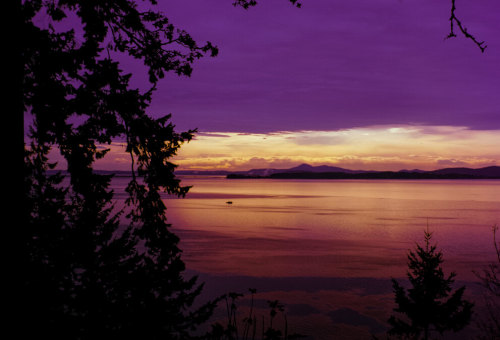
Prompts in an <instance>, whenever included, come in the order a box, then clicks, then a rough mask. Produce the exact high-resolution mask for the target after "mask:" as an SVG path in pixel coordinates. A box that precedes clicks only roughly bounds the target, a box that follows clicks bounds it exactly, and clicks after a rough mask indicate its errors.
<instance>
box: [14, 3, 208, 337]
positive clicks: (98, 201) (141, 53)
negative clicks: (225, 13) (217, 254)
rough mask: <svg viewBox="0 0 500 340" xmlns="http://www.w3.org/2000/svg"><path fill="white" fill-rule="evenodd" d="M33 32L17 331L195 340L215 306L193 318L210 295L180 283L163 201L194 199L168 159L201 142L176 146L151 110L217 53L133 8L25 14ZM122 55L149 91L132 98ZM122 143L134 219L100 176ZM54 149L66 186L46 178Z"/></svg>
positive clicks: (44, 7) (65, 7) (42, 8)
mask: <svg viewBox="0 0 500 340" xmlns="http://www.w3.org/2000/svg"><path fill="white" fill-rule="evenodd" d="M150 3H151V4H152V5H154V4H155V3H156V1H154V0H152V1H150ZM22 19H23V21H22V25H23V27H22V31H23V37H22V39H20V42H21V44H22V46H21V49H22V57H23V61H24V75H23V105H24V111H25V113H26V112H27V113H30V114H31V116H32V117H33V126H32V129H31V130H30V138H31V145H30V146H29V147H28V148H26V149H25V150H26V151H25V166H24V169H25V170H24V172H25V173H24V178H25V185H24V188H25V204H24V208H25V211H24V218H25V221H24V222H25V223H24V225H25V227H24V228H23V230H22V238H23V247H24V248H23V249H22V251H21V253H22V254H23V258H22V266H23V273H22V278H21V279H22V287H21V289H22V292H23V301H21V302H20V303H21V307H22V309H23V317H24V318H25V320H24V323H23V324H24V326H25V327H24V328H23V329H21V330H20V332H21V333H23V332H24V333H26V332H29V333H34V334H36V335H37V337H40V338H52V339H58V338H64V339H97V338H122V339H123V338H136V339H138V338H146V339H156V338H162V339H176V338H179V339H181V338H182V339H185V338H189V337H190V334H191V332H192V331H193V330H195V329H196V327H197V326H198V325H199V324H201V323H203V322H205V321H206V320H207V318H208V317H209V316H210V315H211V311H212V309H213V308H214V306H215V302H211V303H208V304H206V305H204V306H202V307H201V308H198V309H195V310H193V309H192V308H191V306H192V304H193V302H194V299H195V298H196V297H197V296H198V295H199V293H200V290H201V288H202V286H201V285H199V284H197V283H196V278H191V279H185V278H184V277H183V275H182V274H183V271H184V269H185V267H184V263H183V261H182V260H181V257H180V255H181V251H180V249H179V248H178V247H177V244H178V241H179V239H178V238H177V236H176V235H174V234H173V233H172V232H170V230H169V224H168V223H167V220H166V218H165V210H166V207H165V205H164V204H163V202H162V200H161V198H160V192H161V191H165V192H167V193H169V194H173V195H177V196H184V195H185V194H186V192H187V191H188V189H189V188H188V187H183V186H181V185H180V182H179V180H178V179H176V178H175V176H174V175H173V170H174V168H175V165H174V164H172V163H170V162H169V159H170V158H171V157H172V156H173V155H175V153H176V151H177V150H178V148H179V147H180V146H181V144H182V143H184V142H186V141H189V140H190V139H191V137H192V133H193V132H194V130H192V131H187V132H184V133H176V132H175V131H174V126H173V125H172V124H171V123H169V122H168V120H169V118H170V115H165V116H164V117H162V118H159V119H154V118H151V117H150V116H148V115H147V114H146V109H147V107H148V105H149V103H150V100H151V95H152V93H153V92H154V90H155V84H156V82H157V81H158V80H159V79H161V78H163V77H164V75H165V73H166V72H174V73H176V74H178V75H187V76H189V75H190V73H191V71H192V68H191V64H192V63H193V62H194V61H195V60H196V59H198V58H200V57H202V56H204V55H211V56H215V55H216V54H217V48H216V47H214V46H213V45H212V44H210V43H206V44H205V45H201V46H200V45H198V44H197V43H196V42H195V41H194V40H193V39H192V38H191V37H190V36H189V34H187V33H186V32H185V31H183V30H180V29H177V28H175V27H174V26H173V25H172V24H170V23H169V21H168V19H167V18H166V17H165V16H164V15H163V14H161V13H160V12H156V11H153V10H150V9H148V10H144V11H142V10H141V9H140V8H139V6H138V4H136V2H135V1H129V0H119V1H115V0H113V1H105V0H104V1H103V0H99V1H92V0H90V1H89V0H85V1H80V0H60V1H52V0H31V1H24V2H23V4H22ZM37 23H38V24H37ZM68 23H70V24H71V25H70V26H71V27H70V28H68ZM118 53H125V54H128V55H130V56H132V57H134V58H137V59H140V60H142V61H143V62H144V65H145V67H146V69H147V72H148V75H149V80H150V82H151V88H150V89H149V90H148V91H146V92H141V91H139V90H138V89H133V88H130V86H129V79H130V74H124V73H123V72H122V70H120V67H119V63H118V62H117V61H116V60H114V59H113V57H112V56H115V57H116V55H117V54H118ZM116 138H118V139H121V140H125V141H126V143H127V151H128V152H129V153H130V155H131V158H132V160H133V161H132V173H133V174H134V177H133V179H132V181H131V182H130V183H129V185H128V187H127V192H128V194H129V198H128V200H127V208H126V211H125V210H118V209H117V208H116V207H115V206H114V205H113V203H112V202H113V201H112V197H113V192H112V191H111V190H110V189H109V183H110V180H111V176H108V175H98V174H96V173H95V172H94V171H93V164H94V162H95V160H96V159H99V158H102V157H104V156H105V154H106V153H107V152H108V149H103V148H102V146H103V145H106V144H109V143H111V142H112V141H113V140H114V139H116ZM54 147H57V150H59V152H60V153H61V154H62V155H63V156H64V158H65V160H66V161H67V170H68V173H69V178H67V179H63V177H62V176H60V175H49V174H48V173H47V170H50V169H52V168H53V167H54V164H49V163H48V158H47V155H48V152H49V151H50V150H51V148H54ZM135 173H137V175H138V177H135ZM123 221H126V222H123ZM21 335H23V336H21V337H22V338H24V335H26V334H21Z"/></svg>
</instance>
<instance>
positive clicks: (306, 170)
mask: <svg viewBox="0 0 500 340" xmlns="http://www.w3.org/2000/svg"><path fill="white" fill-rule="evenodd" d="M56 172H58V171H57V170H49V173H56ZM61 172H62V173H63V174H65V173H66V171H61ZM96 173H99V174H102V175H115V176H116V177H129V176H130V171H119V170H96ZM175 174H176V175H179V176H182V175H198V176H226V177H227V178H298V179H300V178H303V179H446V178H449V179H460V178H463V179H500V166H488V167H485V168H479V169H471V168H444V169H438V170H432V171H425V170H419V169H413V170H406V169H404V170H399V171H375V170H350V169H345V168H339V167H335V166H328V165H321V166H312V165H309V164H301V165H299V166H296V167H293V168H289V169H274V168H263V169H252V170H246V171H228V170H178V171H176V172H175Z"/></svg>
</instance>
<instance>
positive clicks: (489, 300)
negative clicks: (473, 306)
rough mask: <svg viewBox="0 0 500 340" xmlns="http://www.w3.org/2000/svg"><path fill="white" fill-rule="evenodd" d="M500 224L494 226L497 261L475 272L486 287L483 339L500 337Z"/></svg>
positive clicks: (482, 322) (481, 321) (481, 326)
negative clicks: (498, 235)
mask: <svg viewBox="0 0 500 340" xmlns="http://www.w3.org/2000/svg"><path fill="white" fill-rule="evenodd" d="M497 230H498V226H494V227H493V246H494V248H495V253H496V255H497V258H496V261H495V262H493V263H490V265H489V266H488V268H486V269H484V270H483V271H482V272H475V274H476V276H477V277H478V278H479V279H480V280H481V285H482V286H483V288H484V297H485V301H486V310H487V315H486V317H485V319H484V320H480V321H479V327H480V328H481V330H482V331H483V332H482V334H481V335H480V338H481V339H500V242H498V241H497V238H496V232H497Z"/></svg>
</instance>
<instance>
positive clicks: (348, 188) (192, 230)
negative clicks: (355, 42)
mask: <svg viewBox="0 0 500 340" xmlns="http://www.w3.org/2000/svg"><path fill="white" fill-rule="evenodd" d="M181 178H182V183H183V185H190V186H192V188H191V190H190V192H189V193H188V195H187V197H186V198H184V199H176V198H170V197H168V196H165V204H166V205H167V209H168V210H167V218H168V221H169V223H171V224H172V227H171V229H172V231H173V232H175V233H176V234H177V235H178V236H179V237H180V239H181V241H180V248H181V249H182V250H183V259H184V261H185V263H186V267H187V272H186V275H198V276H199V279H200V281H203V282H205V288H204V293H203V295H202V296H201V297H200V299H202V300H203V299H210V298H213V297H215V296H217V295H219V294H223V293H226V292H229V291H236V292H242V293H248V288H255V289H257V294H256V295H255V297H254V299H255V301H254V303H255V308H254V312H256V313H257V314H258V315H262V317H264V322H268V321H265V320H268V319H269V309H267V307H266V303H267V302H266V301H268V300H279V301H280V302H282V303H283V304H284V305H285V311H286V317H287V318H286V323H287V325H288V326H287V331H288V333H291V332H299V333H302V334H306V335H309V337H308V339H367V338H370V336H371V334H383V332H384V331H385V330H386V329H387V319H388V317H389V316H390V315H391V313H392V309H393V308H394V307H395V305H394V296H393V293H392V287H391V281H390V279H391V278H396V279H398V280H399V281H400V282H404V281H405V275H406V269H407V267H406V261H407V253H408V250H409V249H413V248H414V247H415V243H416V242H418V243H420V244H423V236H424V230H426V229H427V228H428V230H429V231H431V232H432V235H433V238H432V241H433V242H434V243H436V244H437V246H438V248H439V249H441V250H442V251H443V254H444V255H443V258H444V264H443V268H444V271H445V274H448V273H450V272H451V271H454V272H456V274H457V277H456V284H457V287H458V286H459V285H464V284H465V285H466V286H467V289H466V297H467V298H469V299H471V300H474V302H475V303H476V307H477V308H476V309H477V311H478V313H477V315H476V318H480V317H481V308H482V305H483V304H484V301H483V299H482V294H481V288H480V286H479V285H478V284H477V282H478V279H477V277H476V276H475V274H474V273H473V271H474V270H475V271H480V270H481V269H482V268H485V267H486V266H487V265H488V263H491V262H493V261H494V260H495V250H494V246H493V233H492V226H494V225H500V180H272V179H232V180H230V179H226V178H224V177H217V176H214V177H195V176H185V177H181ZM128 180H129V179H128V178H122V177H118V178H115V179H114V180H113V188H114V190H115V192H116V193H117V194H118V195H117V199H118V200H121V199H123V195H121V194H120V193H122V192H123V189H124V187H125V185H126V183H127V181H128ZM228 202H231V203H228ZM238 303H239V306H240V308H239V311H240V313H241V314H240V317H241V318H243V317H244V316H245V315H246V314H245V313H248V306H249V305H250V298H249V296H248V294H246V297H244V298H241V299H240V300H239V302H238ZM224 308H225V307H224ZM224 308H222V309H221V310H220V311H218V313H217V314H216V315H215V316H214V318H220V320H221V322H224V315H225V309H224ZM259 313H260V314H259ZM280 320H281V321H280ZM284 320H285V318H284V316H282V315H281V314H280V315H278V316H277V317H276V318H275V323H274V325H280V322H281V326H282V327H284ZM476 332H477V329H476V328H475V321H474V322H473V325H471V326H470V327H469V328H468V329H467V330H465V331H463V332H461V333H460V334H453V333H451V334H450V335H449V337H448V338H450V339H460V338H462V339H467V338H470V337H471V336H473V335H475V334H476ZM445 334H446V333H445Z"/></svg>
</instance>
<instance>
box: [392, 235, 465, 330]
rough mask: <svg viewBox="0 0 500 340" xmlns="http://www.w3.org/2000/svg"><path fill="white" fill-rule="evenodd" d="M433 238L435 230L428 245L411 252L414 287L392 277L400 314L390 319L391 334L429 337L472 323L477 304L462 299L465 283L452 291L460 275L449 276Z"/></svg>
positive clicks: (410, 275)
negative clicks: (432, 334) (446, 275)
mask: <svg viewBox="0 0 500 340" xmlns="http://www.w3.org/2000/svg"><path fill="white" fill-rule="evenodd" d="M431 238H432V233H430V232H429V231H428V230H427V231H425V232H424V239H425V246H424V247H422V246H420V245H419V244H417V245H416V249H415V251H410V252H409V254H408V274H407V275H408V279H409V281H410V282H409V283H410V285H411V287H410V288H408V289H407V290H405V288H404V287H403V286H401V285H400V284H399V283H398V282H397V281H396V280H395V279H392V284H393V290H394V293H395V302H396V305H397V307H396V308H395V309H394V311H395V312H397V313H398V314H396V315H393V316H391V317H390V319H389V324H390V325H391V326H392V328H391V329H390V330H389V334H390V335H398V336H404V337H408V338H412V339H420V338H423V339H429V337H430V335H431V332H433V331H436V332H438V333H439V334H443V332H445V331H448V330H452V331H454V332H457V331H459V330H461V329H463V328H464V327H465V326H466V325H467V324H468V323H469V322H470V319H471V315H472V307H473V304H472V303H470V302H469V301H467V300H464V299H463V298H462V296H463V293H464V291H465V286H463V287H461V288H459V289H457V290H455V291H453V292H452V284H453V283H454V281H455V280H454V277H455V276H456V274H455V273H453V272H452V273H451V274H450V275H449V276H448V277H445V275H444V272H443V269H442V267H441V264H442V263H443V253H442V252H441V251H436V246H435V245H431V244H430V241H431Z"/></svg>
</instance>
